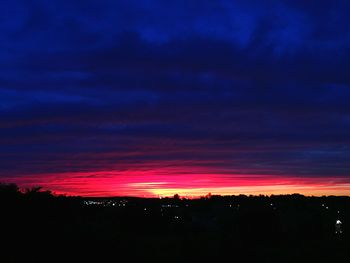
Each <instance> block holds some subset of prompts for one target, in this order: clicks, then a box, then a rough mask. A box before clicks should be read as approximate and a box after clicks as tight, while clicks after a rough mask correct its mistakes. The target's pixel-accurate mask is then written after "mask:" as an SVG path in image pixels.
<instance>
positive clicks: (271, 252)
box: [0, 184, 350, 262]
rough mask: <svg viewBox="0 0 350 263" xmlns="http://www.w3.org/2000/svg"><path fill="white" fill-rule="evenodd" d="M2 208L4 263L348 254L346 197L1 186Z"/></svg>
mask: <svg viewBox="0 0 350 263" xmlns="http://www.w3.org/2000/svg"><path fill="white" fill-rule="evenodd" d="M0 213H1V216H0V223H1V241H2V244H3V245H1V260H0V262H53V261H60V262H83V261H87V260H88V261H91V260H93V261H95V262H204V261H205V262H208V261H212V262H349V260H350V235H349V233H350V229H349V226H350V198H349V197H304V196H301V195H284V196H271V197H267V196H249V197H248V196H229V197H220V196H207V197H205V198H201V199H196V200H185V199H181V198H179V197H178V196H175V197H174V198H163V199H142V198H112V199H111V198H109V199H107V198H79V197H64V196H54V195H52V194H51V193H50V192H46V191H41V190H40V189H39V188H37V189H31V190H28V191H26V192H21V191H19V189H18V188H17V187H16V186H15V185H6V184H0ZM337 220H340V221H341V222H342V225H341V232H342V233H335V230H336V227H335V223H336V221H337ZM338 230H339V229H338Z"/></svg>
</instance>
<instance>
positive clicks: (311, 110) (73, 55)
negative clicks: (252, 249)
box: [0, 1, 350, 177]
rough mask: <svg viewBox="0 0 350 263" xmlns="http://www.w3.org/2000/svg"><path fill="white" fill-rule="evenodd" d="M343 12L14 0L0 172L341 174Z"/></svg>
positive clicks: (339, 6)
mask: <svg viewBox="0 0 350 263" xmlns="http://www.w3.org/2000/svg"><path fill="white" fill-rule="evenodd" d="M349 11H350V6H349V3H348V1H332V2H326V1H321V2H320V1H307V2H305V1H269V2H268V3H262V2H261V1H235V2H234V3H232V1H214V2H213V1H177V2H176V3H175V2H174V3H169V1H141V2H140V1H11V2H9V3H7V4H6V5H5V6H4V8H2V10H1V11H0V17H1V19H2V22H3V23H2V22H1V23H0V24H1V34H0V49H1V51H0V58H1V60H0V61H1V62H0V129H1V130H0V136H1V137H0V146H1V148H0V157H1V160H0V175H1V176H5V175H6V176H14V177H15V176H20V175H22V174H41V173H42V174H45V173H52V172H57V173H59V172H76V171H100V170H105V169H107V170H108V169H117V170H118V169H126V168H125V167H129V169H131V168H130V167H133V166H134V165H136V164H137V165H140V164H143V165H144V167H148V165H151V166H152V165H153V164H154V163H157V165H159V166H161V165H162V163H163V164H164V163H166V162H170V161H172V162H179V163H183V162H185V161H189V163H190V165H196V166H198V165H199V166H202V167H205V166H209V167H211V168H215V169H218V170H220V169H226V170H229V171H232V172H234V173H235V174H238V173H243V174H249V173H250V174H252V173H253V174H276V175H281V176H283V175H294V176H312V177H314V176H322V177H327V176H329V177H332V176H344V177H347V176H349V174H350V167H349V165H348V164H349V163H350V149H349V145H350V137H349V134H350V106H349V103H348V102H349V99H350V90H349V88H350V77H349V76H350V75H349V69H350V55H349V54H350V48H349V47H350V45H349V44H350V32H349V30H348V28H349V25H350V18H349V16H348V13H349ZM172 165H173V164H172Z"/></svg>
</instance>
